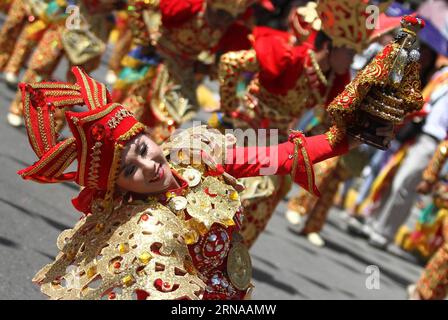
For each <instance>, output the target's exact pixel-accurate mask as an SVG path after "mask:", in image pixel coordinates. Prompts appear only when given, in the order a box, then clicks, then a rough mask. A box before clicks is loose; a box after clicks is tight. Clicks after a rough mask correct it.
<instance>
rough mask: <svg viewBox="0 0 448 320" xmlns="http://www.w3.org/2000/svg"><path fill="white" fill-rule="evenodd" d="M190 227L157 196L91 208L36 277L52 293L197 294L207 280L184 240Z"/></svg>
mask: <svg viewBox="0 0 448 320" xmlns="http://www.w3.org/2000/svg"><path fill="white" fill-rule="evenodd" d="M187 231H188V229H187V228H186V225H185V223H184V222H183V221H182V220H181V219H179V218H178V217H177V216H176V215H175V214H174V213H172V212H171V211H170V210H169V209H168V208H166V207H164V206H163V205H161V204H160V203H158V202H155V201H152V202H149V203H142V204H137V205H132V204H130V205H123V206H122V207H121V208H119V209H118V210H115V211H113V212H112V214H111V215H110V216H108V217H105V216H102V215H101V214H95V213H93V214H92V215H89V216H88V217H86V218H84V219H83V220H81V221H80V222H79V223H78V224H77V225H76V226H75V228H73V229H71V230H67V231H65V232H63V233H62V234H61V235H60V236H59V238H58V248H59V249H60V250H61V252H60V253H59V254H58V256H57V257H56V261H55V262H53V263H52V264H49V265H47V266H46V267H44V268H43V269H42V270H41V271H39V273H37V275H36V276H35V277H34V279H33V281H34V282H36V283H38V284H39V285H41V290H42V292H43V293H44V294H46V295H47V296H49V297H50V298H51V299H107V298H111V297H113V298H114V299H117V300H121V299H123V300H129V299H135V298H136V296H137V294H138V293H140V294H141V293H144V295H145V296H147V299H155V300H164V299H181V298H187V299H199V298H201V294H202V292H203V290H204V288H205V284H204V282H203V281H202V280H201V279H200V278H199V277H198V275H197V272H196V270H195V268H194V266H193V265H192V263H191V258H190V256H189V252H188V248H187V246H186V245H185V243H184V242H183V240H182V236H183V235H184V234H185V233H186V232H187ZM159 279H160V280H159ZM158 284H159V285H160V284H162V288H160V287H158V286H157V285H158Z"/></svg>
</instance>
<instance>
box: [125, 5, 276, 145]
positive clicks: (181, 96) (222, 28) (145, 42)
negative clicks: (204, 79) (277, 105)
mask: <svg viewBox="0 0 448 320" xmlns="http://www.w3.org/2000/svg"><path fill="white" fill-rule="evenodd" d="M133 3H134V7H135V11H134V12H133V13H132V16H133V17H131V21H132V23H133V24H134V25H135V26H136V27H134V29H136V31H137V32H136V33H137V35H136V36H135V38H136V40H137V41H138V43H139V45H140V46H142V47H143V48H151V47H155V48H156V49H157V55H156V59H154V58H153V57H154V54H153V52H152V51H151V50H150V58H152V60H156V61H155V64H156V65H157V64H158V63H157V57H158V56H160V58H161V59H162V62H161V63H160V64H158V65H157V66H156V67H155V68H154V69H155V70H154V72H151V73H150V74H149V79H148V77H145V78H144V79H143V80H144V81H140V82H138V83H137V84H136V85H135V86H134V87H135V89H134V90H132V89H131V90H130V91H131V92H130V94H129V95H128V96H127V97H126V98H125V99H124V100H123V103H124V104H125V105H126V106H127V108H129V109H130V110H131V111H132V112H134V113H135V114H136V115H137V117H138V119H139V120H140V121H142V122H143V123H145V124H146V125H147V126H148V127H149V128H150V129H151V130H152V132H153V133H152V137H153V138H154V139H155V140H156V141H157V142H162V141H163V140H164V139H166V138H168V137H169V136H170V134H172V133H173V132H174V130H175V129H176V128H178V127H179V126H180V125H181V124H182V123H184V122H186V121H188V120H190V119H191V118H192V117H193V116H194V115H195V113H196V111H197V110H198V101H197V95H196V89H197V86H198V81H197V80H196V75H197V74H200V73H205V74H210V72H211V69H213V68H211V66H210V65H205V64H204V63H203V62H201V61H202V59H201V57H202V56H203V55H204V54H205V55H206V56H211V57H212V60H214V58H213V57H214V56H215V55H217V54H219V53H221V52H226V51H229V50H232V49H233V50H240V49H243V48H246V47H247V46H249V41H248V40H247V37H246V36H247V35H248V34H249V33H250V28H249V26H248V22H247V21H246V20H247V19H248V18H247V17H246V16H250V10H249V9H250V7H251V6H252V5H254V4H255V3H261V4H262V5H263V6H265V7H267V8H269V9H272V4H271V3H270V1H267V0H260V1H259V0H187V1H185V0H160V1H152V2H145V1H139V0H135V1H134V2H133ZM151 11H156V12H158V13H159V14H160V15H161V24H160V26H159V27H158V29H156V30H152V31H151V29H152V28H151V27H149V26H147V21H145V18H144V17H145V15H146V14H148V12H151ZM246 13H247V14H246ZM235 48H236V49H235ZM138 56H139V60H144V59H141V58H140V56H141V55H138ZM144 56H145V57H146V56H147V55H144ZM146 60H151V59H148V58H146ZM148 62H149V63H150V64H154V62H151V61H148Z"/></svg>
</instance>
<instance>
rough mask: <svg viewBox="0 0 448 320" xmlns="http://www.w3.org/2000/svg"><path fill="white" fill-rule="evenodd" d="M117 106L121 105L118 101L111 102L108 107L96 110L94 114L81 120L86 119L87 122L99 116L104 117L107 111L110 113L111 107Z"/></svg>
mask: <svg viewBox="0 0 448 320" xmlns="http://www.w3.org/2000/svg"><path fill="white" fill-rule="evenodd" d="M117 106H121V105H120V104H119V103H113V104H111V105H110V106H109V107H107V108H105V109H104V110H103V111H101V112H98V113H97V114H94V115H91V116H88V117H85V118H83V119H82V120H83V121H87V122H90V121H92V120H97V119H99V118H102V117H104V116H105V115H107V114H108V113H110V111H111V110H112V109H114V108H116V107H117Z"/></svg>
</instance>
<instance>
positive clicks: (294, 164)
mask: <svg viewBox="0 0 448 320" xmlns="http://www.w3.org/2000/svg"><path fill="white" fill-rule="evenodd" d="M348 150H349V143H348V139H347V138H344V139H343V140H342V141H341V142H339V143H337V144H335V145H334V146H333V145H331V144H330V142H329V141H328V138H327V136H326V135H317V136H313V137H309V138H307V137H305V136H304V135H303V134H301V133H299V132H295V133H293V134H292V135H291V136H290V138H289V140H288V141H287V142H285V143H282V144H279V145H276V146H268V147H234V148H231V149H228V150H227V155H226V163H225V164H224V166H223V170H224V171H225V172H227V173H229V174H230V175H232V176H234V177H235V178H244V177H253V176H261V175H287V174H291V176H292V178H293V179H294V182H296V183H298V184H299V185H301V186H302V187H304V188H306V189H307V190H308V191H310V192H311V193H314V194H316V195H319V191H318V190H317V187H316V185H315V181H314V170H313V164H316V163H318V162H321V161H323V160H326V159H329V158H332V157H336V156H339V155H342V154H345V153H347V152H348Z"/></svg>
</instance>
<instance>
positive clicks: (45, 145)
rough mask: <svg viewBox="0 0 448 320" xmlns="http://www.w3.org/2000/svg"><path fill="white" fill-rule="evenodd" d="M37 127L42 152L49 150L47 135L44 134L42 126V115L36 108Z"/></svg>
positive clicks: (41, 111) (38, 108) (39, 108)
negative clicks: (42, 147)
mask: <svg viewBox="0 0 448 320" xmlns="http://www.w3.org/2000/svg"><path fill="white" fill-rule="evenodd" d="M36 110H37V126H38V128H39V134H40V137H41V139H42V142H43V144H44V151H45V152H47V151H48V150H50V145H49V144H48V139H47V133H46V132H45V126H44V114H43V110H42V108H41V107H37V108H36Z"/></svg>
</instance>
